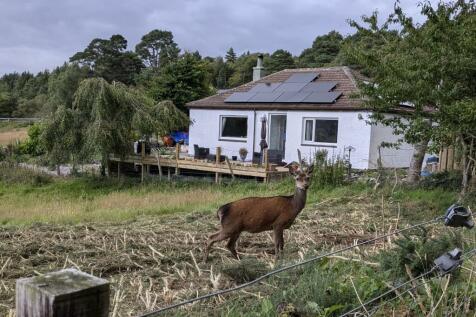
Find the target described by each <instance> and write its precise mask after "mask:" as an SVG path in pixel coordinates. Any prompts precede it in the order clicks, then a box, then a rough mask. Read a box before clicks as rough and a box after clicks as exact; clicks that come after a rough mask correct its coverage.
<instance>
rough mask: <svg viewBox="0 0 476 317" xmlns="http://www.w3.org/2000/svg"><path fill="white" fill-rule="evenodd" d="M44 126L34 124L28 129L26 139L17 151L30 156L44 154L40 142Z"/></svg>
mask: <svg viewBox="0 0 476 317" xmlns="http://www.w3.org/2000/svg"><path fill="white" fill-rule="evenodd" d="M43 130H44V126H43V124H41V123H36V124H33V125H32V126H30V128H29V129H28V138H27V139H26V140H25V141H23V142H21V143H20V145H19V150H20V152H21V153H22V154H26V155H30V156H40V155H42V154H44V152H45V149H44V146H43V144H42V141H41V135H42V133H43Z"/></svg>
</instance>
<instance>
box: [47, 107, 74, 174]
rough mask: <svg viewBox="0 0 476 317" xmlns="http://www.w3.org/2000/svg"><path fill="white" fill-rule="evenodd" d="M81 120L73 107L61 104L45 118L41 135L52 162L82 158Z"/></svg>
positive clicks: (60, 162)
mask: <svg viewBox="0 0 476 317" xmlns="http://www.w3.org/2000/svg"><path fill="white" fill-rule="evenodd" d="M81 132H82V131H81V122H80V121H79V120H78V118H77V115H76V113H75V112H74V111H73V109H71V108H67V107H65V106H63V105H62V106H59V107H58V108H57V109H56V111H55V112H54V113H53V114H52V115H50V116H49V117H48V118H47V120H45V126H44V130H43V133H42V135H41V140H42V144H43V145H44V148H45V151H46V156H47V159H48V161H49V163H50V164H52V165H58V164H64V163H67V162H69V161H73V162H78V161H80V160H81V147H82V145H83V140H82V137H81Z"/></svg>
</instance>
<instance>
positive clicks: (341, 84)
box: [186, 66, 363, 110]
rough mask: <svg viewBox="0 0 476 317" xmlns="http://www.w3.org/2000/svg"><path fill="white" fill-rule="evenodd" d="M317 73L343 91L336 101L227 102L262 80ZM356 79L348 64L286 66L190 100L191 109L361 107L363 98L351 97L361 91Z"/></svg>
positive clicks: (338, 108) (321, 108) (320, 108)
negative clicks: (293, 67) (286, 67)
mask: <svg viewBox="0 0 476 317" xmlns="http://www.w3.org/2000/svg"><path fill="white" fill-rule="evenodd" d="M309 72H315V73H318V74H319V77H318V78H317V79H316V81H315V82H316V83H319V82H336V83H337V85H336V87H335V88H334V89H333V90H332V91H333V92H337V93H342V95H340V97H339V98H338V99H337V100H336V101H335V102H333V103H301V102H296V103H280V102H269V103H267V102H240V103H237V102H233V103H232V102H225V99H227V98H228V97H230V96H231V95H232V94H233V93H235V92H247V91H249V90H250V89H252V88H253V87H255V86H256V85H258V84H260V83H281V82H284V81H286V80H287V79H288V78H290V77H291V76H292V75H294V74H298V73H309ZM357 78H359V79H362V78H363V77H361V76H360V75H359V74H357V73H356V72H354V71H352V70H351V69H350V68H348V67H346V66H338V67H326V68H299V69H285V70H282V71H280V72H276V73H273V74H270V75H268V76H266V77H263V78H261V79H260V80H257V81H254V82H250V83H247V84H244V85H241V86H238V87H236V88H233V89H229V90H226V91H220V92H219V93H218V94H216V95H213V96H210V97H206V98H203V99H199V100H195V101H192V102H189V103H187V105H186V106H187V107H188V108H190V109H197V108H205V109H256V110H272V109H284V110H357V109H358V110H362V101H361V100H359V99H355V98H351V95H352V94H354V93H356V92H358V88H357Z"/></svg>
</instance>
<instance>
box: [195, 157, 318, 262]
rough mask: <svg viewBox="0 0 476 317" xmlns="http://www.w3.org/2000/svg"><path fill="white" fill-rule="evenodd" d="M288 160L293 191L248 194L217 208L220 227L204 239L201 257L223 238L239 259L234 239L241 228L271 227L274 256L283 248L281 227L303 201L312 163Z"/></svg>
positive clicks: (288, 222)
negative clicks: (274, 194)
mask: <svg viewBox="0 0 476 317" xmlns="http://www.w3.org/2000/svg"><path fill="white" fill-rule="evenodd" d="M298 154H299V161H300V162H301V163H300V164H299V163H296V162H292V163H289V164H287V165H286V166H285V167H287V168H288V169H289V173H290V174H291V176H292V177H293V178H294V180H295V185H296V188H295V191H294V194H293V195H290V196H273V197H248V198H243V199H240V200H237V201H234V202H231V203H228V204H225V205H223V206H221V207H220V208H218V210H217V217H218V219H219V221H220V224H221V230H220V231H218V232H216V233H214V234H212V235H211V236H210V237H209V238H208V240H207V243H206V248H205V257H204V261H205V262H206V261H208V254H209V252H210V248H211V247H212V246H213V244H214V243H216V242H219V241H223V240H226V239H229V240H228V243H227V245H226V248H227V249H228V250H229V251H230V252H231V254H232V255H233V257H234V258H235V259H237V260H239V257H238V253H237V252H236V242H237V240H238V238H239V237H240V234H241V233H242V232H244V231H245V232H250V233H259V232H263V231H270V230H272V231H273V234H274V249H275V256H276V258H278V256H279V255H280V253H282V251H283V248H284V237H283V234H284V230H285V229H289V228H290V227H291V225H292V224H293V222H294V220H295V219H296V217H297V216H298V215H299V213H300V212H301V211H302V210H303V208H304V206H305V205H306V196H307V189H308V188H309V186H310V184H311V176H312V172H313V169H314V164H310V165H307V166H304V165H305V164H304V161H302V160H301V158H300V153H298Z"/></svg>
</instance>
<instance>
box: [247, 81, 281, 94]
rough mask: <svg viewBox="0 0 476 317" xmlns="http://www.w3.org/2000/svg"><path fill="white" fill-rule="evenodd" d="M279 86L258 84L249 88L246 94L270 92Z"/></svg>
mask: <svg viewBox="0 0 476 317" xmlns="http://www.w3.org/2000/svg"><path fill="white" fill-rule="evenodd" d="M280 85H281V83H259V84H257V85H255V86H254V87H253V88H251V89H250V90H249V91H248V92H272V91H273V90H274V89H276V88H277V87H278V86H280Z"/></svg>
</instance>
